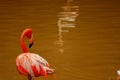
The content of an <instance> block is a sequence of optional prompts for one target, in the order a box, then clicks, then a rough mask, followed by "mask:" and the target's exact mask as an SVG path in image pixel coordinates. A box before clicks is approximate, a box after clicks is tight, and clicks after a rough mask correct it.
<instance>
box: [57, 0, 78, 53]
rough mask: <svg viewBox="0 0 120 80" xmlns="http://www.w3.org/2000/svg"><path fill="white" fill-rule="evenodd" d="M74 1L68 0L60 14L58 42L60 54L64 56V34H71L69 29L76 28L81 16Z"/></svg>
mask: <svg viewBox="0 0 120 80" xmlns="http://www.w3.org/2000/svg"><path fill="white" fill-rule="evenodd" d="M72 2H73V0H67V1H66V5H65V6H62V7H61V8H62V11H61V12H59V13H58V22H57V23H58V41H57V44H58V45H59V52H60V53H62V54H63V52H64V49H63V45H64V40H63V36H62V33H64V32H69V28H75V27H76V18H77V17H78V16H79V6H76V5H72Z"/></svg>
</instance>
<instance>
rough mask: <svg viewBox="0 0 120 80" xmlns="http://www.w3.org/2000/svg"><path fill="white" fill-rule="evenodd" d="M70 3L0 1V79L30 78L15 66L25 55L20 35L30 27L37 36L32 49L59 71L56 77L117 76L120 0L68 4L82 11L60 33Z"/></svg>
mask: <svg viewBox="0 0 120 80" xmlns="http://www.w3.org/2000/svg"><path fill="white" fill-rule="evenodd" d="M66 2H67V1H66V0H1V1H0V80H27V78H26V77H24V76H21V75H19V73H18V72H17V70H16V66H15V59H16V56H17V55H18V54H20V53H22V50H21V48H20V45H19V37H20V34H21V32H22V30H23V29H25V28H26V27H31V28H32V29H33V33H34V39H35V44H34V45H33V47H32V48H31V49H29V51H30V52H34V53H37V54H39V55H41V56H42V57H44V58H45V59H46V60H47V61H48V62H49V64H50V65H51V67H52V68H55V69H56V76H57V80H116V76H117V73H116V71H117V70H118V69H120V5H119V3H120V1H118V0H73V2H71V3H70V4H71V5H74V6H77V9H79V16H77V17H76V18H75V22H74V23H75V26H74V27H73V28H62V30H63V29H64V30H63V32H60V31H61V29H60V26H59V25H58V21H59V18H60V16H58V15H59V14H60V13H61V12H63V8H61V7H63V6H66V5H68V4H67V3H66ZM37 80H44V78H43V77H39V78H37ZM49 80H53V78H52V77H50V78H49Z"/></svg>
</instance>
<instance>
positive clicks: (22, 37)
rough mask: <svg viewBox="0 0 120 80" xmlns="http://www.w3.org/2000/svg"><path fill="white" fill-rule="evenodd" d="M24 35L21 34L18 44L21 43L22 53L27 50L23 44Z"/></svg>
mask: <svg viewBox="0 0 120 80" xmlns="http://www.w3.org/2000/svg"><path fill="white" fill-rule="evenodd" d="M24 37H25V36H24V35H21V38H20V45H21V48H22V50H23V52H24V53H26V52H28V49H27V47H26V45H25V42H24Z"/></svg>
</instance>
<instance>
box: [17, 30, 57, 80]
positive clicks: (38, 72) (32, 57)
mask: <svg viewBox="0 0 120 80" xmlns="http://www.w3.org/2000/svg"><path fill="white" fill-rule="evenodd" d="M25 37H27V38H28V39H29V48H31V47H32V45H33V42H34V39H33V32H32V29H31V28H27V29H25V30H24V31H23V32H22V34H21V36H20V45H21V48H22V50H23V53H21V54H19V55H18V56H17V58H16V67H17V70H18V72H19V73H20V74H22V75H25V76H27V77H28V80H34V78H36V77H39V76H45V78H46V79H47V77H48V74H54V72H55V70H54V69H51V68H50V66H49V63H48V62H47V61H46V60H45V59H44V58H42V57H41V56H39V55H38V54H35V53H30V52H28V49H27V47H26V45H25V43H24V38H25Z"/></svg>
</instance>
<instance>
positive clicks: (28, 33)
mask: <svg viewBox="0 0 120 80" xmlns="http://www.w3.org/2000/svg"><path fill="white" fill-rule="evenodd" d="M23 33H24V35H25V36H26V37H27V38H28V39H29V48H31V47H32V45H33V43H34V39H33V32H32V29H30V28H27V29H25V30H24V32H23Z"/></svg>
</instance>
